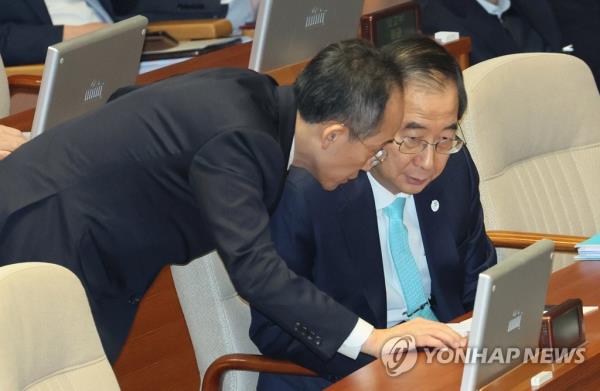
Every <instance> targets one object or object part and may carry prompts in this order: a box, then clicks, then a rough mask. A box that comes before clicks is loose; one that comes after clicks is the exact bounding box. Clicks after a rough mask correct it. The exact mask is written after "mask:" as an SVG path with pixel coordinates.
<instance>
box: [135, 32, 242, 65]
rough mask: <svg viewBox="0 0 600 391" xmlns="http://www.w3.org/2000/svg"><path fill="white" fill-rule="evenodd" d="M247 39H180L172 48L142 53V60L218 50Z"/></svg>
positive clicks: (162, 58)
mask: <svg viewBox="0 0 600 391" xmlns="http://www.w3.org/2000/svg"><path fill="white" fill-rule="evenodd" d="M247 41H248V38H247V37H240V36H233V37H226V38H215V39H200V40H192V41H179V43H178V44H177V45H175V46H173V47H170V48H166V49H162V50H154V51H145V52H144V53H142V61H147V60H164V59H168V58H176V57H192V56H197V55H199V54H201V53H204V52H207V51H210V50H216V49H220V48H222V47H225V46H229V45H233V44H235V43H244V42H247Z"/></svg>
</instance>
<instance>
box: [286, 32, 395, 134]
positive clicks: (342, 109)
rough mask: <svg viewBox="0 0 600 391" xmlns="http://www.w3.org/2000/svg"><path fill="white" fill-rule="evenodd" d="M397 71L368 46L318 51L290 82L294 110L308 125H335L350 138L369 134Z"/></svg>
mask: <svg viewBox="0 0 600 391" xmlns="http://www.w3.org/2000/svg"><path fill="white" fill-rule="evenodd" d="M402 80H403V79H402V75H401V69H399V68H398V67H397V66H395V64H394V62H393V61H392V60H391V59H390V58H389V57H387V56H384V55H383V54H382V53H381V51H379V50H378V49H376V48H375V47H374V46H373V45H372V44H371V43H370V42H368V41H365V40H361V39H351V40H347V41H341V42H337V43H333V44H331V45H329V46H327V47H326V48H325V49H323V50H321V51H320V52H319V53H318V54H317V55H316V56H315V57H314V58H313V59H312V60H311V61H310V62H309V63H308V65H307V66H306V68H304V70H303V71H302V73H301V74H300V75H299V76H298V78H297V79H296V82H295V83H294V93H295V96H296V102H297V105H298V111H299V113H300V116H301V117H302V119H303V120H304V121H306V122H308V123H313V124H314V123H323V122H326V121H338V122H340V123H343V124H344V125H346V126H347V127H348V128H349V129H350V138H351V139H356V138H358V139H365V138H367V137H370V136H373V135H374V134H375V132H376V129H377V126H378V125H379V122H380V121H381V119H382V118H383V113H384V111H385V106H386V103H387V101H388V99H389V97H390V95H391V92H392V90H393V88H398V89H399V90H402Z"/></svg>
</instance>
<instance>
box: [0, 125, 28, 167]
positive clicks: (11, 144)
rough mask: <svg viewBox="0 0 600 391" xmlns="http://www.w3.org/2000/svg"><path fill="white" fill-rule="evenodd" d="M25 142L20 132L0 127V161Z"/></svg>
mask: <svg viewBox="0 0 600 391" xmlns="http://www.w3.org/2000/svg"><path fill="white" fill-rule="evenodd" d="M25 141H27V140H26V139H25V137H23V134H22V133H21V131H19V130H17V129H14V128H9V127H8V126H4V125H0V160H2V159H4V158H5V157H7V156H8V155H9V154H10V153H11V152H13V151H14V150H15V149H17V148H19V147H20V146H21V145H22V144H23V143H25Z"/></svg>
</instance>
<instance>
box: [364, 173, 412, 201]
mask: <svg viewBox="0 0 600 391" xmlns="http://www.w3.org/2000/svg"><path fill="white" fill-rule="evenodd" d="M367 177H368V178H369V182H370V183H371V189H372V190H373V198H374V199H375V210H383V209H385V208H387V207H388V206H390V204H391V203H392V202H394V201H395V200H396V198H398V197H404V198H409V197H411V195H410V194H405V193H398V194H393V193H392V192H391V191H389V190H388V189H386V188H385V187H384V186H383V185H382V184H381V183H379V182H378V181H377V179H375V177H373V175H371V173H370V172H367Z"/></svg>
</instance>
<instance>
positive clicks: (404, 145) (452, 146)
mask: <svg viewBox="0 0 600 391" xmlns="http://www.w3.org/2000/svg"><path fill="white" fill-rule="evenodd" d="M394 144H396V145H397V146H398V151H400V153H406V154H411V155H414V154H417V153H421V152H423V151H425V150H426V149H427V146H428V145H431V146H432V147H433V150H434V151H435V152H437V153H439V154H442V155H451V154H453V153H456V152H458V151H460V149H461V148H462V147H463V145H464V144H465V142H464V141H463V140H461V139H460V137H458V136H456V137H454V138H443V139H441V140H440V141H438V142H437V143H430V142H427V141H425V140H422V139H420V138H416V137H402V139H400V141H398V140H395V139H394Z"/></svg>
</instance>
